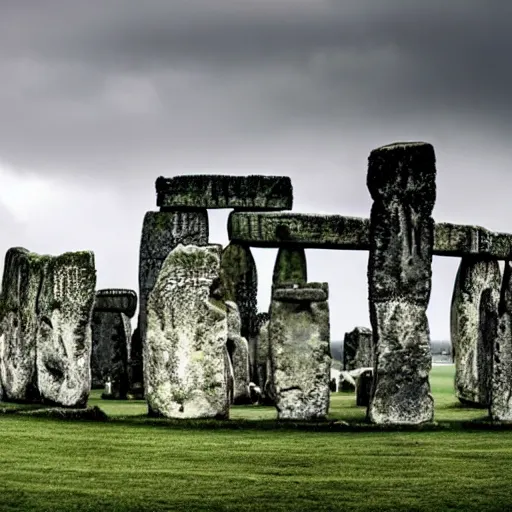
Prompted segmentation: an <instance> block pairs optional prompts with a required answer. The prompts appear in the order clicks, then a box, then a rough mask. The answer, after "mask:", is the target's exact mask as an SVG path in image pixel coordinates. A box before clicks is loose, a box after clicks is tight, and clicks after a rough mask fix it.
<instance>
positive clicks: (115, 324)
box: [91, 309, 132, 399]
mask: <svg viewBox="0 0 512 512" xmlns="http://www.w3.org/2000/svg"><path fill="white" fill-rule="evenodd" d="M91 325H92V357H91V378H92V387H93V388H96V389H98V388H104V386H105V382H106V381H107V379H108V378H109V377H110V380H111V382H112V398H121V399H123V398H126V395H127V393H128V390H129V378H128V357H129V353H130V344H131V336H132V327H131V323H130V319H129V318H128V316H126V315H125V314H124V313H120V312H116V311H101V310H99V309H95V310H94V313H93V317H92V324H91Z"/></svg>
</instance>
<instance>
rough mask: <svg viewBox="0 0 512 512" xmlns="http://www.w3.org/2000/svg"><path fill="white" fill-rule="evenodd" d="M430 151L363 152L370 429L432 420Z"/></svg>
mask: <svg viewBox="0 0 512 512" xmlns="http://www.w3.org/2000/svg"><path fill="white" fill-rule="evenodd" d="M435 176H436V168H435V155H434V148H433V147H432V146H431V145H430V144H425V143H421V142H419V143H397V144H391V145H388V146H384V147H381V148H378V149H376V150H374V151H372V152H371V154H370V157H369V160H368V176H367V185H368V189H369V191H370V194H371V196H372V199H373V201H374V202H373V205H372V209H371V214H370V254H369V259H368V288H369V305H370V320H371V324H372V328H373V333H374V341H375V346H374V348H375V358H376V361H375V369H376V375H375V382H374V388H373V396H372V397H371V399H370V404H369V407H368V417H369V419H370V421H372V422H374V423H378V424H418V423H423V422H427V421H432V420H433V415H434V401H433V398H432V395H431V393H430V384H429V380H428V374H429V372H430V369H431V366H432V356H431V353H430V334H429V326H428V320H427V316H426V309H427V306H428V301H429V298H430V287H431V276H432V249H433V241H434V232H433V230H434V221H433V219H432V209H433V207H434V202H435V197H436V183H435Z"/></svg>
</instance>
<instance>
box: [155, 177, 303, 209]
mask: <svg viewBox="0 0 512 512" xmlns="http://www.w3.org/2000/svg"><path fill="white" fill-rule="evenodd" d="M155 186H156V194H157V201H156V204H157V206H159V207H160V209H161V210H173V209H174V210H182V209H198V208H235V209H237V210H247V211H270V210H291V209H292V205H293V187H292V182H291V180H290V178H289V177H288V176H263V175H249V176H229V175H219V174H206V175H202V174H197V175H187V176H175V177H173V178H164V177H163V176H160V177H159V178H158V179H157V180H156V183H155Z"/></svg>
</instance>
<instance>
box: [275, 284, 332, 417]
mask: <svg viewBox="0 0 512 512" xmlns="http://www.w3.org/2000/svg"><path fill="white" fill-rule="evenodd" d="M327 299H328V287H327V283H306V284H303V285H281V286H278V287H274V288H273V291H272V304H271V306H270V325H269V345H270V361H271V376H270V380H271V382H272V387H273V390H274V391H275V406H276V409H277V416H278V419H294V420H313V419H320V418H324V417H325V416H326V415H327V413H328V410H329V380H330V370H331V356H330V348H329V342H330V334H329V304H328V301H327Z"/></svg>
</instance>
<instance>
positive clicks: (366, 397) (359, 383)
mask: <svg viewBox="0 0 512 512" xmlns="http://www.w3.org/2000/svg"><path fill="white" fill-rule="evenodd" d="M372 383H373V368H366V369H365V370H364V371H363V372H361V373H360V374H359V376H358V377H357V379H356V405H357V406H360V407H368V405H369V404H370V396H371V391H372Z"/></svg>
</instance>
